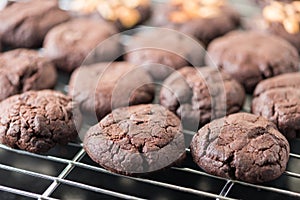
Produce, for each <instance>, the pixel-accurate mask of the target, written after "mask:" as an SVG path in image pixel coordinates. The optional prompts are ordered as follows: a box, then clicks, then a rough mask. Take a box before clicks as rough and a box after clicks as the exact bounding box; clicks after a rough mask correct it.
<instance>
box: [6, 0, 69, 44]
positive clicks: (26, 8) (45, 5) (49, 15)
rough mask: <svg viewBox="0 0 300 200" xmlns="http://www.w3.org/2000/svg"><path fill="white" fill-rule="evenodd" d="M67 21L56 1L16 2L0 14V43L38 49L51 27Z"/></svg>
mask: <svg viewBox="0 0 300 200" xmlns="http://www.w3.org/2000/svg"><path fill="white" fill-rule="evenodd" d="M69 19H70V16H69V14H68V13H67V12H66V11H63V10H61V9H59V7H58V2H57V1H56V0H28V1H18V2H16V3H13V4H12V5H10V6H7V7H6V8H5V9H4V10H2V11H1V12H0V22H1V28H0V41H1V42H2V44H4V45H6V46H10V47H13V48H17V47H26V48H34V47H40V46H41V45H42V43H43V40H44V37H45V35H46V33H47V32H48V31H49V30H50V29H51V28H52V27H54V26H56V25H57V24H60V23H62V22H65V21H67V20H69Z"/></svg>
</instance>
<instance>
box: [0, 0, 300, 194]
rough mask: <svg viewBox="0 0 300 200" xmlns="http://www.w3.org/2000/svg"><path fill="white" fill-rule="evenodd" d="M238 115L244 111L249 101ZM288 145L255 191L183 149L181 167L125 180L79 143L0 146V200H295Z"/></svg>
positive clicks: (299, 171) (63, 81)
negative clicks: (279, 164) (42, 148)
mask: <svg viewBox="0 0 300 200" xmlns="http://www.w3.org/2000/svg"><path fill="white" fill-rule="evenodd" d="M232 1H233V2H235V3H236V4H235V6H236V7H237V8H238V9H239V10H242V11H243V14H245V15H249V14H251V13H255V12H257V9H255V8H254V7H253V6H248V4H245V2H246V1H245V0H243V1H242V0H232ZM67 77H68V76H67V75H65V74H62V73H61V74H60V76H59V82H58V84H57V87H56V88H57V89H59V90H64V91H66V89H67V86H66V85H67V83H68V79H67ZM244 110H245V111H247V112H249V111H250V98H248V99H247V102H246V104H245V106H244ZM87 127H88V126H87V125H85V126H84V127H83V130H86V129H87ZM185 137H186V143H187V145H188V142H189V141H190V140H191V138H192V134H191V132H185ZM290 144H291V154H290V160H289V163H288V168H287V170H286V172H285V173H284V174H283V175H282V176H281V177H280V178H279V179H277V180H275V181H272V182H268V183H264V184H259V185H253V184H248V183H245V182H239V181H230V180H227V179H222V178H218V177H215V176H211V175H209V174H207V173H205V172H203V171H202V170H201V169H199V167H197V165H196V164H194V163H193V161H192V158H191V156H190V153H189V150H188V149H187V158H186V160H185V161H184V163H183V164H182V166H181V167H179V168H175V167H173V168H171V169H168V170H165V171H161V172H157V173H155V174H151V175H148V176H144V177H142V178H131V177H125V176H121V175H116V174H113V173H110V172H108V171H106V170H104V169H103V168H101V167H99V165H98V164H97V163H95V162H93V161H92V160H91V159H90V158H89V157H88V156H87V155H86V153H85V151H84V150H83V148H82V145H81V143H80V142H78V143H69V144H68V145H67V146H57V147H55V148H54V149H52V150H50V152H48V153H47V154H43V155H37V154H32V153H27V152H24V151H19V150H12V149H10V148H7V147H6V146H4V145H0V177H1V178H0V199H1V200H2V199H4V200H6V199H38V198H40V199H53V198H54V199H80V200H81V199H82V200H84V199H87V200H90V199H91V200H93V199H121V198H123V199H124V198H125V199H136V198H135V197H138V198H139V199H217V198H218V199H263V200H267V199H274V200H277V199H285V200H290V199H299V198H300V148H299V147H300V140H299V139H294V140H291V141H290Z"/></svg>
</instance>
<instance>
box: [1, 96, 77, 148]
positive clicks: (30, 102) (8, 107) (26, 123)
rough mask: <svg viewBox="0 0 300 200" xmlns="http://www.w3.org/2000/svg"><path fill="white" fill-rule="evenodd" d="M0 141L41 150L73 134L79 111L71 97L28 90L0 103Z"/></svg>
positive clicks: (17, 146) (74, 133) (64, 141)
mask: <svg viewBox="0 0 300 200" xmlns="http://www.w3.org/2000/svg"><path fill="white" fill-rule="evenodd" d="M0 110H1V115H0V142H1V143H2V144H5V145H7V146H10V147H12V148H17V149H22V150H26V151H30V152H34V153H43V152H46V151H48V150H49V149H50V148H52V147H54V146H55V145H56V144H66V143H67V142H68V141H70V140H73V139H75V138H76V136H77V130H76V125H79V124H80V122H81V114H80V112H79V110H78V108H77V107H76V104H74V103H73V102H72V101H71V98H69V97H67V96H65V95H63V94H62V93H60V92H56V91H51V90H42V91H29V92H26V93H23V94H20V95H15V96H12V97H10V98H8V99H6V100H4V101H2V102H1V103H0Z"/></svg>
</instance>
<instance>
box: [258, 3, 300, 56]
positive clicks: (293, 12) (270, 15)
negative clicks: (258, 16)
mask: <svg viewBox="0 0 300 200" xmlns="http://www.w3.org/2000/svg"><path fill="white" fill-rule="evenodd" d="M286 2H288V1H286ZM289 2H290V3H279V2H275V1H274V2H272V3H270V5H268V6H266V7H265V8H264V9H263V12H262V15H263V17H264V20H265V22H266V24H267V31H268V32H270V33H272V34H275V35H277V36H279V37H282V38H284V39H286V40H287V41H289V42H290V43H291V44H292V45H294V46H295V47H296V48H297V50H298V52H300V19H299V15H300V2H299V1H289Z"/></svg>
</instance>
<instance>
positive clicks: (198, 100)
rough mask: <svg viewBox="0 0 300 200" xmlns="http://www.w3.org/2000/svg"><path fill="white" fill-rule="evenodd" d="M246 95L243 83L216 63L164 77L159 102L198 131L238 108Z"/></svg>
mask: <svg viewBox="0 0 300 200" xmlns="http://www.w3.org/2000/svg"><path fill="white" fill-rule="evenodd" d="M244 99H245V91H244V89H243V87H242V86H241V85H240V84H239V83H238V82H237V81H235V80H234V79H232V78H231V77H230V76H229V75H228V74H226V73H224V72H220V71H218V70H217V69H216V68H213V67H202V68H192V67H185V68H182V69H180V70H178V71H177V72H174V73H173V74H171V75H170V76H169V77H168V78H167V79H166V80H165V81H164V83H163V87H162V89H161V92H160V103H161V104H162V105H163V106H165V107H166V108H168V109H169V110H171V111H173V112H174V113H176V114H177V115H178V116H179V117H180V118H181V120H182V121H183V124H184V125H185V126H186V128H188V129H192V130H195V131H197V130H198V128H199V127H202V126H203V125H205V124H206V123H208V122H209V121H210V120H213V119H216V118H220V117H223V116H225V115H226V114H231V113H235V112H238V111H239V110H240V109H241V108H242V105H243V103H244Z"/></svg>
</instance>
